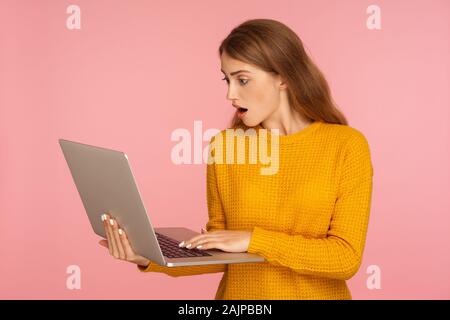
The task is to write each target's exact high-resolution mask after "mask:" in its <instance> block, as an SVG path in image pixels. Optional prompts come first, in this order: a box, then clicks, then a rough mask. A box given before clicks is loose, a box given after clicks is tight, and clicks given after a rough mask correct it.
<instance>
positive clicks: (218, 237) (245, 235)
mask: <svg viewBox="0 0 450 320" xmlns="http://www.w3.org/2000/svg"><path fill="white" fill-rule="evenodd" d="M203 232H205V233H203ZM251 237H252V231H233V230H220V231H213V232H207V231H206V230H204V229H203V231H202V234H200V235H198V236H195V237H193V238H191V239H189V240H186V241H183V242H181V243H180V244H179V246H180V247H182V248H184V247H186V248H187V249H194V248H196V249H200V250H207V249H213V248H216V249H220V250H222V251H226V252H247V250H248V246H249V244H250V239H251Z"/></svg>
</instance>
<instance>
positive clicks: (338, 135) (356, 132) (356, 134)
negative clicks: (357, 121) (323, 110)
mask: <svg viewBox="0 0 450 320" xmlns="http://www.w3.org/2000/svg"><path fill="white" fill-rule="evenodd" d="M321 125H322V130H321V133H322V134H324V135H326V136H327V138H331V137H333V138H334V139H337V140H339V141H340V142H341V143H343V144H346V143H348V142H350V141H359V142H363V143H364V142H366V143H367V138H366V136H365V134H364V133H363V132H362V130H360V129H357V128H355V127H352V126H350V125H345V124H336V123H325V122H322V124H321Z"/></svg>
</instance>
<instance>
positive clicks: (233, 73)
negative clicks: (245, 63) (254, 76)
mask: <svg viewBox="0 0 450 320" xmlns="http://www.w3.org/2000/svg"><path fill="white" fill-rule="evenodd" d="M220 71H222V72H223V73H224V74H225V75H227V74H226V73H225V71H223V70H222V69H220ZM241 72H248V73H251V72H250V71H248V70H238V71H234V72H231V73H230V75H232V76H234V75H235V74H238V73H241Z"/></svg>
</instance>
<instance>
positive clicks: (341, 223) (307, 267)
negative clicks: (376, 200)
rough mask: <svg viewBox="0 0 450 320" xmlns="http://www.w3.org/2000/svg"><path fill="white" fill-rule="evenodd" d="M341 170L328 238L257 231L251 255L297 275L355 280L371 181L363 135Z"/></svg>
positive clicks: (348, 148)
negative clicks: (256, 255)
mask: <svg viewBox="0 0 450 320" xmlns="http://www.w3.org/2000/svg"><path fill="white" fill-rule="evenodd" d="M339 168H340V169H338V170H339V171H338V172H340V174H338V177H339V179H340V180H339V182H338V194H337V200H336V203H335V208H334V211H333V213H332V216H331V220H330V226H329V229H328V232H327V235H326V236H324V237H323V238H308V237H305V236H303V235H300V234H293V235H292V234H286V233H283V232H278V231H271V230H265V229H263V228H260V227H254V229H253V233H252V237H251V240H250V244H249V248H248V252H251V253H256V254H260V255H262V256H264V257H265V258H266V260H267V261H268V263H272V264H275V265H279V266H285V267H288V268H291V269H292V270H294V271H296V272H298V273H303V274H308V275H314V276H320V277H326V278H332V279H341V280H348V279H350V278H351V277H353V276H354V275H355V274H356V272H357V271H358V269H359V267H360V265H361V261H362V255H363V250H364V246H365V239H366V232H367V228H368V222H369V212H370V206H371V197H372V177H373V167H372V163H371V156H370V151H369V146H368V143H367V140H366V138H365V137H364V136H363V135H362V134H361V133H360V132H357V134H356V135H353V136H352V137H351V138H349V140H348V141H347V143H346V145H345V147H344V152H343V160H342V161H340V166H339Z"/></svg>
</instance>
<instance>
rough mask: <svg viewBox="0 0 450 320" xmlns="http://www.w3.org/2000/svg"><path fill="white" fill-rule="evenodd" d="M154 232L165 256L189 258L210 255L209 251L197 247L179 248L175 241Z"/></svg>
mask: <svg viewBox="0 0 450 320" xmlns="http://www.w3.org/2000/svg"><path fill="white" fill-rule="evenodd" d="M155 233H156V238H157V239H158V242H159V246H160V247H161V251H162V253H163V255H164V256H165V257H167V258H191V257H207V256H211V255H210V254H209V253H206V252H205V251H202V250H199V249H186V248H180V247H179V246H178V243H179V242H177V241H175V240H174V239H172V238H169V237H167V236H165V235H162V234H160V233H158V232H155Z"/></svg>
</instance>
